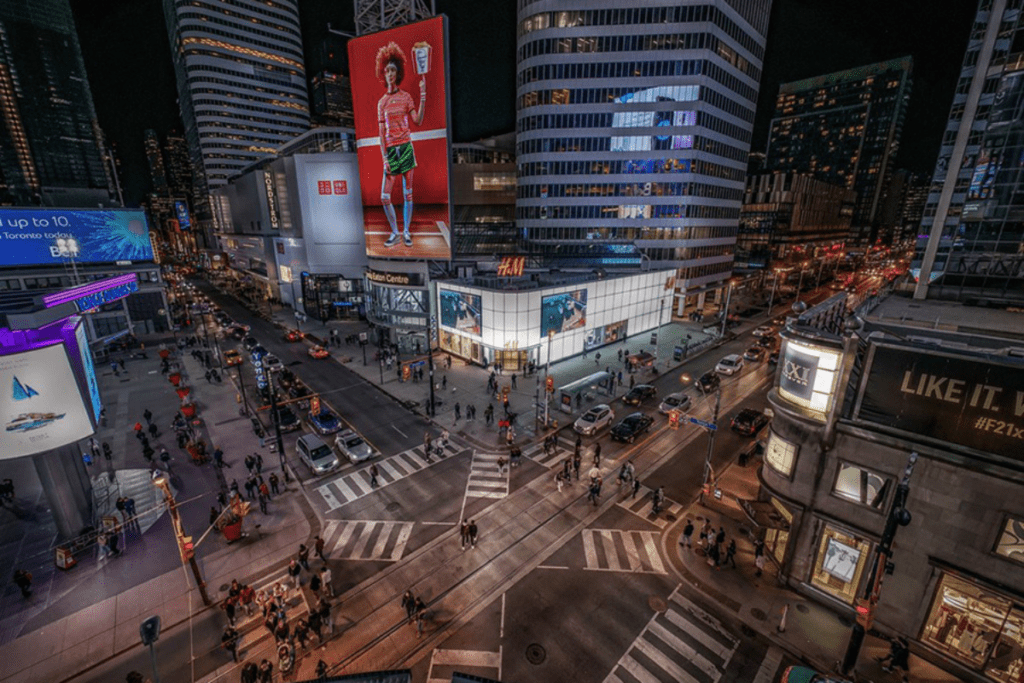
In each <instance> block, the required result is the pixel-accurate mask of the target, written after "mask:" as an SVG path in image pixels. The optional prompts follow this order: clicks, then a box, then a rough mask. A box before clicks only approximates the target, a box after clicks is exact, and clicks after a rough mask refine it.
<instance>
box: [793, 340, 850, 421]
mask: <svg viewBox="0 0 1024 683" xmlns="http://www.w3.org/2000/svg"><path fill="white" fill-rule="evenodd" d="M841 365H842V354H841V353H839V352H838V351H836V350H834V349H829V348H826V347H822V346H811V345H809V344H804V343H801V342H797V341H794V340H792V339H787V340H785V347H784V348H783V353H782V361H781V362H780V364H779V395H780V396H781V397H782V398H784V399H786V400H787V401H790V402H791V403H795V404H797V405H798V406H800V407H802V408H805V409H806V410H809V411H811V412H812V413H814V414H815V417H817V418H818V419H820V420H824V419H825V416H826V415H827V414H828V412H829V410H831V409H832V403H833V401H834V400H835V394H836V384H837V383H838V382H839V374H840V373H839V370H840V366H841Z"/></svg>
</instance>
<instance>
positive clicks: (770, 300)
mask: <svg viewBox="0 0 1024 683" xmlns="http://www.w3.org/2000/svg"><path fill="white" fill-rule="evenodd" d="M780 271H781V269H780V268H776V269H775V270H774V271H773V272H774V273H775V277H774V278H773V279H772V293H771V296H769V297H768V317H769V318H771V317H772V306H774V305H775V286H776V285H778V284H779V273H780Z"/></svg>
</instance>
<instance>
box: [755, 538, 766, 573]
mask: <svg viewBox="0 0 1024 683" xmlns="http://www.w3.org/2000/svg"><path fill="white" fill-rule="evenodd" d="M754 566H755V567H757V572H755V574H754V575H755V576H761V573H762V572H764V541H762V540H761V539H757V540H756V541H754Z"/></svg>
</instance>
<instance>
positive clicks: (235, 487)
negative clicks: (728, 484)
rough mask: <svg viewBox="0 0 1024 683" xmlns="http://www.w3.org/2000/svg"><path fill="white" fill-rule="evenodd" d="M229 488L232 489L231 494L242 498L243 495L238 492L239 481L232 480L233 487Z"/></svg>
mask: <svg viewBox="0 0 1024 683" xmlns="http://www.w3.org/2000/svg"><path fill="white" fill-rule="evenodd" d="M229 488H230V489H231V492H232V493H234V494H235V495H236V496H238V497H239V498H241V497H242V494H241V493H240V492H239V491H238V480H237V479H232V480H231V486H230V487H229Z"/></svg>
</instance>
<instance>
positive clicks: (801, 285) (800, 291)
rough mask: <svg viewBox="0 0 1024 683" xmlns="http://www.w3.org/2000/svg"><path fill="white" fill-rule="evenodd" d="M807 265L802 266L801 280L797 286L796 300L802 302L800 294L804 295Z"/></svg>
mask: <svg viewBox="0 0 1024 683" xmlns="http://www.w3.org/2000/svg"><path fill="white" fill-rule="evenodd" d="M806 265H807V264H806V263H801V264H800V280H799V281H798V282H797V284H796V300H797V301H800V294H801V293H803V289H804V266H806Z"/></svg>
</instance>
